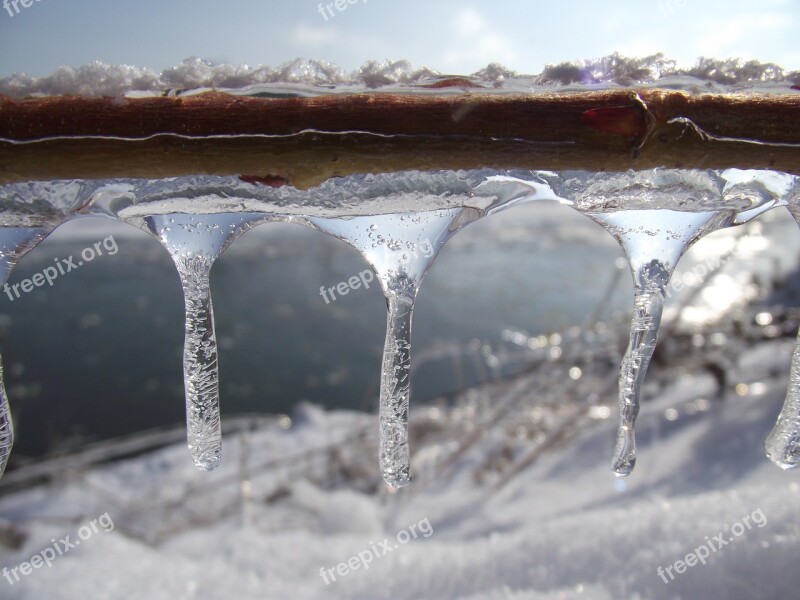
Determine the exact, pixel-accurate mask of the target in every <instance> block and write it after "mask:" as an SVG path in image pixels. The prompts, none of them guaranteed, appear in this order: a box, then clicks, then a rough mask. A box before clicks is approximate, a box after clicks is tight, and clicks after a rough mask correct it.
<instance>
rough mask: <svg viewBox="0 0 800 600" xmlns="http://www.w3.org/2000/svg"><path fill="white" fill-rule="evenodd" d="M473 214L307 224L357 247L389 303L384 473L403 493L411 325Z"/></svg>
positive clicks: (450, 211)
mask: <svg viewBox="0 0 800 600" xmlns="http://www.w3.org/2000/svg"><path fill="white" fill-rule="evenodd" d="M478 216H479V212H478V211H477V210H475V209H464V208H453V209H447V210H436V211H429V212H416V213H408V214H387V215H379V216H369V217H350V218H346V217H343V218H339V219H329V218H317V217H310V218H309V219H308V221H309V223H310V224H311V225H313V226H314V227H316V228H317V229H319V230H321V231H324V232H326V233H329V234H331V235H333V236H335V237H337V238H339V239H342V240H344V241H346V242H348V243H349V244H351V245H352V246H354V247H355V248H356V249H357V250H358V251H359V252H360V253H361V254H362V255H363V256H364V257H365V258H366V259H367V261H368V262H369V263H370V265H372V267H373V269H374V270H375V272H376V274H377V276H378V280H379V281H380V283H381V289H382V290H383V294H384V296H385V297H386V305H387V313H388V315H387V325H386V343H385V345H384V350H383V365H382V372H381V386H380V406H379V415H380V416H379V418H380V442H379V444H380V449H379V455H380V469H381V474H382V476H383V478H384V480H385V481H386V482H387V483H389V484H390V485H393V486H396V487H399V486H403V485H406V484H408V483H409V481H410V480H411V467H410V461H411V454H410V450H409V444H408V410H409V401H410V383H411V321H412V316H413V311H414V301H415V300H416V296H417V291H418V290H419V285H420V282H421V281H422V278H423V276H424V275H425V273H426V271H427V270H428V269H429V268H430V267H431V265H432V264H433V261H434V259H435V258H436V255H437V254H438V252H439V250H440V249H441V248H442V246H443V245H444V243H445V242H446V241H447V240H448V239H449V238H450V236H451V235H453V233H455V232H456V231H457V230H458V229H459V228H460V227H462V226H463V225H465V224H467V223H469V222H471V221H472V220H474V219H475V218H478Z"/></svg>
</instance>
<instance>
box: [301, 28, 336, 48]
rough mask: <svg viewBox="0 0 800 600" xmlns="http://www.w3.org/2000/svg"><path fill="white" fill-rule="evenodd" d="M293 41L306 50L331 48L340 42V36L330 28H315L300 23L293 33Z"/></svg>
mask: <svg viewBox="0 0 800 600" xmlns="http://www.w3.org/2000/svg"><path fill="white" fill-rule="evenodd" d="M290 39H291V41H292V42H293V43H295V44H298V45H300V46H303V47H306V48H319V47H320V46H330V45H331V44H334V43H336V42H337V41H338V39H339V35H338V34H337V33H336V30H335V29H334V28H333V27H330V26H319V27H314V26H312V25H306V24H305V23H300V24H299V25H297V26H296V27H295V28H294V29H293V30H292V32H291V37H290Z"/></svg>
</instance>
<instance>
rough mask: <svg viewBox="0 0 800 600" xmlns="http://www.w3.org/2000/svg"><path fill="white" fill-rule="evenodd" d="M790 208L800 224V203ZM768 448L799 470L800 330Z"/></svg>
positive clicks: (772, 457)
mask: <svg viewBox="0 0 800 600" xmlns="http://www.w3.org/2000/svg"><path fill="white" fill-rule="evenodd" d="M787 207H788V209H789V212H790V213H792V217H793V218H794V220H795V221H796V222H797V224H798V226H800V206H798V205H797V204H792V203H790V204H788V206H787ZM764 451H765V452H766V455H767V458H769V459H770V460H771V461H772V462H774V463H775V464H776V465H778V466H779V467H780V468H781V469H796V468H797V467H798V466H800V331H798V334H797V341H796V342H795V346H794V352H793V354H792V367H791V370H790V372H789V389H788V390H787V391H786V400H784V403H783V408H781V413H780V415H778V421H777V422H776V423H775V427H773V428H772V431H771V432H770V433H769V435H768V436H767V439H766V441H765V442H764Z"/></svg>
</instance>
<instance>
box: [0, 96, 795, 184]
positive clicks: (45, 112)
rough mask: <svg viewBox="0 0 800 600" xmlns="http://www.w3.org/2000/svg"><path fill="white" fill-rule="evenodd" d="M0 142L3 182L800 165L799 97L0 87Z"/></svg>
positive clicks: (298, 180) (303, 179)
mask: <svg viewBox="0 0 800 600" xmlns="http://www.w3.org/2000/svg"><path fill="white" fill-rule="evenodd" d="M217 136H218V137H217ZM0 139H2V140H3V141H2V142H0V183H9V182H15V181H24V180H47V179H67V178H68V179H72V178H87V179H89V178H105V177H147V178H157V177H171V176H180V175H189V174H213V175H245V176H249V177H250V178H251V180H253V181H257V180H258V178H264V180H267V181H275V180H279V179H283V180H286V181H288V182H291V183H293V184H294V185H296V186H298V187H309V186H312V185H315V184H318V183H320V182H321V181H324V180H325V179H327V178H329V177H332V176H337V175H347V174H352V173H365V172H390V171H398V170H404V169H422V170H432V169H456V168H479V167H493V168H531V169H567V168H569V169H589V170H597V171H603V170H605V171H612V170H613V171H617V170H626V169H646V168H653V167H675V168H687V167H693V168H728V167H738V168H765V169H766V168H768V169H777V170H781V171H787V172H792V173H800V95H798V94H787V95H755V94H739V95H736V94H727V95H712V94H689V93H686V92H678V91H669V90H640V91H638V92H635V91H632V90H612V91H603V92H581V93H560V94H534V95H501V94H484V93H475V94H472V93H465V94H460V95H453V96H432V95H422V94H414V95H411V94H407V95H403V94H383V93H370V94H351V95H328V96H321V97H314V98H289V99H265V98H252V97H242V96H233V95H229V94H223V93H217V92H211V93H205V94H198V95H193V96H185V97H176V98H173V97H169V98H147V99H112V98H98V99H92V98H80V97H53V98H35V99H25V100H11V99H8V98H3V97H0Z"/></svg>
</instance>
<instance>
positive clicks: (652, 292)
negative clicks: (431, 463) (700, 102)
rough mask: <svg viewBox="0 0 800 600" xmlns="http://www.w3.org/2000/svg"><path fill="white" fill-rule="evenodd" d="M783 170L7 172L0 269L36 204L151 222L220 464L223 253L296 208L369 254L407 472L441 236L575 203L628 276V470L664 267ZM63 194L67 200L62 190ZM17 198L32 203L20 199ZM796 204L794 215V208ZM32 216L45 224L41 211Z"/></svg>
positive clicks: (617, 459) (206, 444) (797, 378)
mask: <svg viewBox="0 0 800 600" xmlns="http://www.w3.org/2000/svg"><path fill="white" fill-rule="evenodd" d="M775 177H776V174H772V173H761V172H754V173H749V174H744V175H743V172H738V171H726V172H722V173H719V172H712V171H694V170H652V171H644V172H629V173H602V174H590V173H580V172H564V173H549V172H526V171H523V172H519V171H514V172H506V171H490V170H483V171H471V172H457V171H449V172H430V173H420V172H407V173H397V174H383V175H361V176H351V177H346V178H341V179H333V180H330V181H327V182H325V183H324V184H323V185H321V186H319V187H318V188H315V189H312V190H307V191H298V190H295V189H293V188H290V187H284V188H279V189H273V188H266V187H264V186H254V185H251V184H248V183H246V182H243V181H241V180H238V179H236V178H230V177H187V178H175V179H170V180H164V181H139V180H115V181H97V182H91V183H85V182H49V183H46V184H35V185H28V186H20V185H13V186H5V187H3V188H0V218H2V222H1V223H0V227H2V229H0V243H1V244H2V254H1V256H2V258H3V269H4V271H3V274H4V277H8V274H9V272H10V271H11V269H12V268H13V265H14V263H15V262H16V260H18V259H19V258H20V257H21V256H22V255H23V254H24V253H25V252H26V251H27V250H29V249H30V248H31V247H33V246H34V245H35V244H36V243H38V241H41V239H43V238H44V237H45V236H46V235H47V234H48V233H49V232H50V231H51V229H52V228H53V227H54V226H55V225H52V226H51V227H49V228H48V227H46V226H43V225H44V224H45V221H46V222H47V223H55V224H57V223H58V222H60V221H59V220H56V221H53V220H52V219H51V220H47V219H42V218H41V215H43V214H48V211H50V212H55V213H56V214H58V215H61V216H62V217H63V218H61V220H64V219H65V218H68V217H75V216H84V215H102V216H106V217H111V218H114V219H118V220H121V221H125V222H128V223H131V224H134V225H136V226H138V227H140V228H143V229H144V230H145V231H147V232H148V233H150V234H151V235H153V236H154V237H155V238H156V239H157V240H158V241H159V242H160V243H161V244H162V245H163V246H164V247H165V248H166V249H167V251H168V252H169V254H170V256H171V257H172V259H173V261H174V263H175V265H176V267H177V270H178V274H179V277H180V279H181V283H182V287H183V292H184V299H185V304H186V337H185V345H184V382H185V389H186V411H187V412H186V418H187V429H188V434H187V435H188V444H189V449H190V451H191V453H192V457H193V459H194V461H195V464H196V465H197V466H198V467H199V468H201V469H206V470H210V469H213V468H214V467H215V466H216V465H217V464H218V463H219V461H220V457H221V429H220V416H219V405H220V398H219V378H218V369H217V345H216V337H215V331H214V320H213V309H212V303H211V291H210V273H211V268H212V266H213V264H214V261H215V260H216V259H217V258H218V257H219V256H220V255H221V254H222V253H223V252H224V250H225V249H226V248H227V247H228V246H229V245H230V244H231V243H233V242H234V241H235V240H236V239H237V238H238V237H239V236H240V235H241V234H243V233H244V232H245V231H247V230H249V229H250V228H252V227H254V226H256V225H259V224H261V223H264V222H266V221H273V220H282V221H288V222H295V223H300V224H303V225H306V226H308V227H311V228H314V229H316V230H319V231H322V232H325V233H327V234H330V235H333V236H335V237H337V238H339V239H341V240H344V241H345V242H347V243H348V244H350V245H351V246H353V247H354V248H355V249H356V250H357V251H358V252H360V253H361V254H362V255H363V256H364V258H365V259H366V260H367V261H368V263H369V264H370V265H371V267H372V268H373V269H374V271H375V273H376V275H377V278H378V280H379V281H380V283H381V288H382V291H383V294H384V296H385V298H386V304H387V333H386V341H385V346H384V355H383V363H382V374H381V379H380V381H381V384H380V398H379V405H380V410H379V422H380V450H379V454H380V458H379V463H380V471H381V474H382V475H383V477H384V479H385V480H386V481H387V482H388V483H390V484H392V485H394V486H401V485H404V484H406V483H408V482H409V480H410V478H411V475H412V474H411V469H410V464H411V461H410V456H411V451H410V448H409V435H408V414H409V404H410V392H411V325H412V317H413V309H414V303H415V300H416V296H417V292H418V291H419V287H420V284H421V281H422V279H423V277H424V275H425V273H426V272H427V271H428V269H430V267H431V265H432V264H433V262H434V260H435V259H436V256H437V255H438V253H439V251H440V250H441V248H442V247H443V245H444V244H445V243H446V242H447V240H449V239H450V238H451V237H452V236H453V235H454V234H455V233H456V232H458V231H459V230H460V229H461V228H463V227H464V226H466V225H468V224H470V223H473V222H475V221H476V220H478V219H480V218H483V217H487V216H489V215H491V214H493V213H494V212H497V211H498V210H504V209H508V208H510V207H512V206H514V205H517V204H519V203H524V202H532V201H538V200H553V201H559V202H562V203H566V204H570V205H572V206H573V207H574V208H575V209H576V210H578V211H579V212H581V213H583V214H585V215H586V216H587V217H589V218H591V219H593V220H594V221H595V222H597V223H599V224H600V225H601V226H603V227H604V228H605V229H606V230H607V231H608V232H609V233H610V234H611V235H613V236H614V238H615V239H616V240H617V241H618V242H619V243H620V244H621V245H622V247H623V248H624V250H625V253H626V254H627V257H628V260H629V263H630V267H631V273H632V277H633V281H634V302H633V317H632V320H631V335H630V343H629V347H628V350H627V352H626V354H625V357H624V360H623V363H622V366H621V369H620V378H619V404H620V428H619V433H618V439H617V445H616V450H615V453H614V471H615V473H617V474H618V475H627V474H628V473H630V472H631V469H632V468H633V466H634V463H635V460H636V454H635V437H634V424H635V420H636V416H637V413H638V409H639V396H640V389H641V385H642V381H643V380H644V377H645V374H646V371H647V367H648V363H649V361H650V358H651V357H652V355H653V351H654V349H655V343H656V338H657V335H658V328H659V324H660V320H661V313H662V309H663V301H664V297H665V291H666V286H667V285H668V283H669V279H670V276H671V274H672V272H673V271H674V269H675V267H676V265H677V263H678V261H679V259H680V257H681V255H682V254H683V253H684V252H685V251H686V249H687V248H688V247H689V246H690V245H691V244H692V243H694V242H695V241H697V240H698V239H700V238H701V237H702V236H703V235H705V234H707V233H710V232H712V231H714V230H717V229H719V228H722V227H727V226H731V225H736V224H739V223H742V222H745V221H747V220H749V219H752V218H755V217H756V216H758V215H759V214H761V213H762V212H764V211H765V210H768V209H770V208H773V207H774V206H777V205H779V204H780V203H786V202H789V200H788V198H789V196H788V195H787V194H788V192H787V190H786V189H778V188H776V187H775V186H774V185H771V184H770V181H772V180H774V178H775ZM778 177H784V178H785V177H787V176H780V175H778ZM792 181H794V180H792ZM65 197H68V198H69V199H70V200H69V201H68V202H65V201H64V200H63V199H64V198H65ZM81 206H84V208H83V209H81V211H80V214H79V213H78V210H77V209H78V207H81ZM20 207H35V208H34V209H32V210H26V211H21V210H20ZM54 207H56V208H54ZM791 207H792V210H793V214H794V215H795V217H797V216H798V213H797V209H796V207H795V206H794V205H791ZM21 212H24V213H25V215H23V216H21ZM31 219H33V220H31ZM36 219H39V220H40V221H41V222H40V223H39V225H42V226H41V227H38V228H37V227H35V226H34V225H35V224H36ZM799 356H800V350H797V351H796V352H795V363H794V367H793V371H792V373H793V374H792V386H791V387H790V390H789V395H788V397H787V404H786V406H785V407H784V411H783V413H782V415H781V418H780V419H779V421H778V426H777V427H776V431H775V432H773V434H772V435H771V436H770V439H769V441H768V442H767V451H768V454H770V456H771V458H772V459H773V460H776V461H777V462H779V464H783V465H784V466H796V464H797V461H798V455H799V452H798V447H800V433H798V430H800V375H798V373H800V366H798V365H800V358H799ZM0 393H1V395H0V468H1V467H2V465H3V464H4V462H5V459H6V458H7V455H8V451H9V449H10V443H11V431H12V427H11V420H10V416H9V412H8V404H7V401H6V398H5V393H3V392H2V387H1V386H0Z"/></svg>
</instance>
